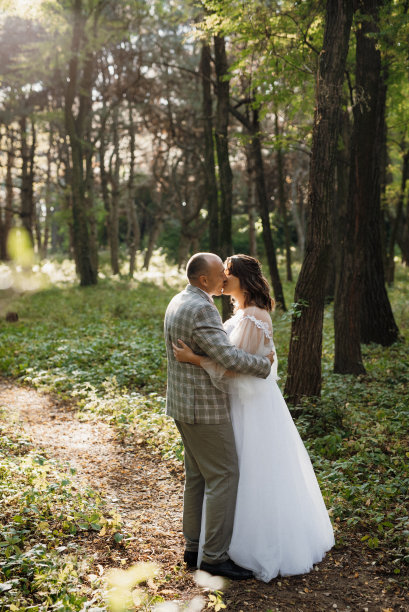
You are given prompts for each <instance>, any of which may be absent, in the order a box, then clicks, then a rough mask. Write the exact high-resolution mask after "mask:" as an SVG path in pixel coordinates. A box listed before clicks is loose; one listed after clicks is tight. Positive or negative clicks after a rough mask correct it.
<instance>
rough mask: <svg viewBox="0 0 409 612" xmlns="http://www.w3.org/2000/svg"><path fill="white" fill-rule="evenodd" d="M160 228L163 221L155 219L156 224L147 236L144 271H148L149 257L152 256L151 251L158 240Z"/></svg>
mask: <svg viewBox="0 0 409 612" xmlns="http://www.w3.org/2000/svg"><path fill="white" fill-rule="evenodd" d="M162 226H163V219H162V218H161V217H158V218H157V219H156V223H155V224H154V226H153V227H152V229H151V232H150V234H149V240H148V246H147V247H146V251H145V256H144V260H143V268H144V270H148V269H149V264H150V261H151V257H152V254H153V249H154V248H155V244H156V242H157V240H158V237H159V234H160V233H161V231H162Z"/></svg>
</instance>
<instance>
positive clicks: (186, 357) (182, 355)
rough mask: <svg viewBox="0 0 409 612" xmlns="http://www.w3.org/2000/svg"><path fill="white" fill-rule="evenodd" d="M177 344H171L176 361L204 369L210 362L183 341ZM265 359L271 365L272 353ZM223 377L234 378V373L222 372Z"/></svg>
mask: <svg viewBox="0 0 409 612" xmlns="http://www.w3.org/2000/svg"><path fill="white" fill-rule="evenodd" d="M178 343H179V344H180V346H177V345H176V344H175V343H174V342H172V347H173V354H174V356H175V359H176V360H177V361H180V362H181V363H192V364H193V365H196V366H199V367H202V368H203V367H204V364H205V363H206V364H209V361H211V360H210V359H209V358H208V357H205V356H203V355H197V354H196V353H194V352H193V351H192V349H191V348H190V346H188V345H187V344H185V343H184V342H183V340H180V339H179V340H178ZM267 358H268V359H269V360H270V363H273V361H274V351H271V352H270V353H269V354H268V355H267ZM205 369H206V368H205ZM223 376H235V372H233V371H232V370H224V374H223Z"/></svg>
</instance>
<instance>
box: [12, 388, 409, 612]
mask: <svg viewBox="0 0 409 612" xmlns="http://www.w3.org/2000/svg"><path fill="white" fill-rule="evenodd" d="M0 408H1V409H3V410H4V411H5V413H6V414H7V415H9V416H10V422H11V421H13V420H14V421H15V422H16V423H17V422H18V423H20V425H21V426H22V427H23V430H24V431H25V433H26V435H28V436H29V438H30V439H31V441H32V443H33V444H34V445H35V446H36V447H37V448H39V449H40V448H41V449H43V450H44V452H45V453H46V454H47V455H48V456H50V457H53V458H54V459H57V460H59V461H61V462H62V463H64V464H67V463H68V464H69V465H70V467H72V468H75V470H77V477H78V478H79V479H80V480H81V481H82V482H83V483H84V484H86V485H87V486H89V487H92V488H93V489H94V490H96V491H99V492H100V493H101V495H102V496H103V497H104V499H106V500H107V501H108V503H109V505H110V507H111V508H113V509H115V510H116V511H117V512H118V513H119V514H120V515H121V517H122V519H123V522H124V524H125V530H126V531H128V532H129V533H131V534H133V537H132V538H130V540H128V543H127V545H126V546H123V545H122V546H121V545H113V546H107V544H106V541H105V540H103V539H102V538H100V537H98V534H95V535H89V534H88V533H87V534H84V536H83V537H84V538H85V539H86V547H87V549H89V552H90V554H92V555H93V556H94V558H95V564H96V566H99V567H100V568H101V567H102V568H103V570H102V571H104V570H106V569H108V568H112V567H122V568H126V567H128V566H129V565H132V564H134V563H137V562H140V561H154V562H156V563H158V564H159V565H160V566H161V569H162V576H164V578H163V579H162V580H161V581H159V582H158V583H157V584H156V585H154V584H152V585H150V586H149V588H151V589H153V590H156V592H157V594H158V595H161V596H162V597H164V598H166V599H167V600H174V599H178V600H179V601H180V600H182V601H188V600H190V599H192V598H193V597H194V596H195V595H198V594H200V589H199V587H198V586H197V585H196V584H195V582H194V579H193V574H192V573H190V572H188V571H186V570H185V569H184V567H183V563H181V559H182V557H183V538H182V536H181V521H182V498H183V469H182V467H181V466H178V465H173V464H170V463H169V462H164V461H161V459H160V455H157V454H156V455H155V454H154V453H153V452H152V451H151V450H150V449H149V448H148V447H146V446H145V445H143V444H138V443H137V442H135V443H133V444H129V442H128V441H127V442H126V443H123V442H121V441H120V440H119V439H118V437H117V433H116V432H115V430H114V429H113V428H111V427H110V426H109V425H107V424H106V423H103V422H95V421H92V422H90V421H81V420H79V419H78V418H77V416H76V410H75V409H74V407H73V406H70V405H67V404H66V403H62V402H61V401H60V400H58V399H56V398H55V397H53V396H50V395H46V394H42V393H39V392H38V391H36V390H34V389H31V388H29V387H22V386H18V385H15V384H13V383H12V382H10V381H9V380H6V379H0ZM99 571H101V569H100V570H99ZM404 585H405V579H404V577H403V576H401V577H400V578H399V580H397V579H396V576H394V575H393V574H391V573H390V571H388V570H387V569H386V568H385V567H384V566H383V565H382V563H381V562H380V560H379V558H377V552H376V550H372V551H371V550H369V549H368V548H367V547H364V546H363V545H362V543H361V542H360V540H359V539H357V538H354V537H353V536H351V538H350V539H349V541H348V542H346V543H344V544H342V545H338V546H337V547H336V548H334V550H333V551H331V552H330V553H329V554H328V555H327V556H326V558H325V559H324V561H323V562H322V563H320V564H319V565H317V566H315V568H314V571H312V572H310V573H309V574H307V575H304V576H295V577H288V578H281V577H279V578H277V579H275V580H272V581H271V582H270V583H268V584H264V583H262V582H258V581H256V580H250V581H245V582H230V583H228V585H227V587H226V589H225V590H224V592H223V595H222V597H223V601H224V603H225V604H226V606H227V608H226V609H227V610H228V611H232V612H239V611H240V610H243V611H244V610H249V611H251V612H252V611H254V612H256V611H257V612H276V611H279V612H282V611H283V612H284V611H287V610H288V611H289V610H291V611H294V612H295V611H298V610H303V611H305V610H308V611H310V612H320V611H329V610H337V611H338V612H343V611H346V610H351V611H353V612H356V611H367V612H392V611H400V610H404V611H408V610H409V596H408V591H407V590H405V588H404ZM406 585H407V582H406Z"/></svg>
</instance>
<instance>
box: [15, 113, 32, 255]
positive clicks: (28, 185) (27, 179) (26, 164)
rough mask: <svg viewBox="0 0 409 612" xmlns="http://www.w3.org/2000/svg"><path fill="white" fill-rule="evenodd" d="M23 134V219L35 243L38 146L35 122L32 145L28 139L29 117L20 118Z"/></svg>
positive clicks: (21, 213) (21, 214) (21, 132)
mask: <svg viewBox="0 0 409 612" xmlns="http://www.w3.org/2000/svg"><path fill="white" fill-rule="evenodd" d="M19 123H20V134H21V212H20V216H21V221H22V224H23V227H24V228H25V229H26V231H27V233H28V235H29V237H30V240H31V243H32V244H34V236H33V228H34V216H35V215H34V192H33V181H34V155H35V146H36V137H35V127H34V122H32V123H31V128H32V129H31V145H30V146H29V145H28V141H27V134H28V132H27V117H26V116H23V117H22V118H21V119H20V122H19Z"/></svg>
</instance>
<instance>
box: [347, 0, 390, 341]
mask: <svg viewBox="0 0 409 612" xmlns="http://www.w3.org/2000/svg"><path fill="white" fill-rule="evenodd" d="M383 4H384V0H361V2H360V3H359V8H360V10H361V12H362V14H363V15H364V16H365V18H364V19H363V20H362V24H361V27H360V28H358V29H357V34H356V38H357V48H356V88H357V91H361V92H363V95H364V101H363V102H362V103H361V104H359V105H358V106H357V107H356V109H355V114H354V116H355V121H356V122H357V124H358V125H357V131H359V133H360V135H361V138H360V139H359V140H358V141H357V143H358V150H357V166H356V173H357V194H359V199H358V200H357V206H358V207H359V208H361V209H363V210H362V214H361V217H362V218H363V219H364V223H365V234H364V237H363V238H364V241H363V244H362V247H363V251H364V255H363V266H364V267H363V283H362V294H361V305H360V317H361V319H360V334H361V342H364V343H369V342H376V343H378V344H382V345H383V346H390V345H391V344H393V343H394V342H395V341H396V340H398V338H399V330H398V327H397V325H396V323H395V319H394V316H393V313H392V308H391V305H390V302H389V298H388V294H387V292H386V288H385V277H384V267H383V252H382V241H381V230H380V227H381V226H380V223H381V206H380V172H381V168H380V163H381V159H382V142H383V135H384V129H385V125H384V124H385V101H386V84H385V82H384V78H383V72H382V66H381V55H380V51H379V49H378V48H377V40H376V36H374V34H375V35H376V34H377V33H379V10H380V8H381V7H382V5H383Z"/></svg>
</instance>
